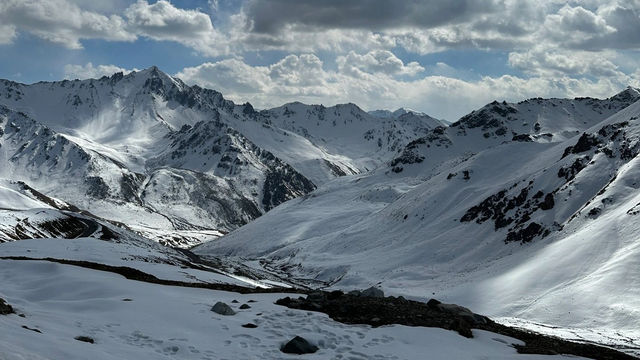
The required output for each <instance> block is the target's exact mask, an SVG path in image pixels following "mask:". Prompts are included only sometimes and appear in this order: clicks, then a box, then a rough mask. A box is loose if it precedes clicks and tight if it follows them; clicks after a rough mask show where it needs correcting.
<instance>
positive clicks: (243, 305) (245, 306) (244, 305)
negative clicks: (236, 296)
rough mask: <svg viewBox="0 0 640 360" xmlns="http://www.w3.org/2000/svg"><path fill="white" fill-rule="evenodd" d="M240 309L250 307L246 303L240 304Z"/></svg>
mask: <svg viewBox="0 0 640 360" xmlns="http://www.w3.org/2000/svg"><path fill="white" fill-rule="evenodd" d="M239 309H240V310H246V309H251V306H249V305H248V304H242V305H240V308H239Z"/></svg>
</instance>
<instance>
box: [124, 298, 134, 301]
mask: <svg viewBox="0 0 640 360" xmlns="http://www.w3.org/2000/svg"><path fill="white" fill-rule="evenodd" d="M122 301H133V300H132V299H129V298H126V299H122Z"/></svg>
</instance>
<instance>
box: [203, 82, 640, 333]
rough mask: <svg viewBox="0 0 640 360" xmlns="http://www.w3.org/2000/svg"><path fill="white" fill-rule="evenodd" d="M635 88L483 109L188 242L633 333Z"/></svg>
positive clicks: (323, 275)
mask: <svg viewBox="0 0 640 360" xmlns="http://www.w3.org/2000/svg"><path fill="white" fill-rule="evenodd" d="M639 97H640V94H639V93H638V91H637V90H636V89H632V88H629V89H627V90H625V91H624V92H622V93H620V94H618V95H616V96H614V97H612V98H611V99H607V100H594V99H575V100H560V99H549V100H543V99H532V100H528V101H525V102H521V103H518V104H507V103H497V102H495V103H492V104H489V105H487V106H486V107H484V108H482V109H480V110H479V111H476V112H473V113H471V114H469V115H467V116H465V117H463V118H462V119H460V120H459V121H458V122H456V123H454V124H452V125H451V126H450V127H448V128H445V127H440V128H435V129H434V130H432V131H431V132H430V133H429V134H427V135H426V136H425V137H422V138H419V139H416V140H415V141H413V142H411V143H410V144H409V145H408V146H406V147H405V148H404V150H402V151H401V153H400V155H399V156H397V157H396V158H395V159H393V160H392V161H390V162H389V163H388V166H386V167H383V168H379V169H378V170H376V171H374V172H371V173H367V174H362V175H356V176H352V177H346V178H339V179H336V180H334V181H331V182H329V183H327V184H325V185H323V186H321V187H320V188H319V189H317V190H316V191H314V192H312V193H311V194H308V195H306V196H304V197H301V198H298V199H295V200H292V201H290V202H287V203H285V204H283V205H281V206H280V207H278V208H276V209H274V210H273V211H271V212H270V213H269V214H268V215H266V216H263V217H261V218H260V219H257V220H255V221H254V222H252V223H250V224H248V225H246V226H244V227H242V228H240V229H238V230H236V231H235V232H232V233H231V234H229V235H227V236H225V237H223V238H221V239H219V240H218V241H215V242H211V243H208V244H204V245H201V246H199V247H198V248H196V249H195V251H196V252H198V253H202V254H217V255H222V254H227V255H237V256H241V257H244V258H258V259H261V262H262V264H263V266H265V267H267V268H270V269H274V270H281V271H284V272H288V273H292V274H294V275H295V276H298V277H300V278H307V279H314V280H319V281H324V282H328V283H331V284H334V285H335V286H336V287H363V286H370V285H374V284H381V286H382V287H384V288H386V289H388V290H390V291H393V292H396V293H399V294H406V293H409V294H411V295H414V296H417V297H421V298H428V297H431V296H432V295H433V294H434V293H435V295H436V296H437V297H442V298H443V299H445V300H446V301H451V302H456V303H462V304H465V305H468V306H470V307H472V308H474V309H481V310H482V311H483V312H485V313H487V314H490V315H494V316H516V317H521V318H525V319H529V320H535V321H539V322H543V323H550V324H554V325H561V326H577V327H582V328H591V329H597V328H602V329H605V331H608V332H609V333H611V331H612V330H616V331H622V332H623V333H624V332H625V331H626V332H627V333H631V334H636V335H638V334H637V330H638V328H637V324H638V323H639V322H640V312H638V310H637V309H640V302H639V300H638V299H640V297H639V295H640V273H638V269H639V267H638V265H640V264H639V261H640V260H639V259H640V242H638V234H640V228H638V226H639V225H638V222H637V221H636V220H637V219H636V218H635V217H636V216H638V215H637V214H640V205H638V204H639V203H640V192H639V191H638V190H637V189H638V188H639V187H640V182H639V180H638V171H640V163H639V161H640V160H638V157H637V155H638V152H639V151H640V144H639V141H640V120H639V118H640V102H635V101H637V100H638V98H639ZM629 104H632V105H631V106H628V105H629ZM627 106H628V107H627Z"/></svg>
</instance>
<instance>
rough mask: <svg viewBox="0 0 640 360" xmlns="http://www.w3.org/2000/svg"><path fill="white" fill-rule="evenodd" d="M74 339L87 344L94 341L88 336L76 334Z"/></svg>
mask: <svg viewBox="0 0 640 360" xmlns="http://www.w3.org/2000/svg"><path fill="white" fill-rule="evenodd" d="M74 339H76V340H78V341H82V342H86V343H89V344H93V343H94V342H95V341H94V340H93V339H92V338H90V337H88V336H76V337H75V338H74Z"/></svg>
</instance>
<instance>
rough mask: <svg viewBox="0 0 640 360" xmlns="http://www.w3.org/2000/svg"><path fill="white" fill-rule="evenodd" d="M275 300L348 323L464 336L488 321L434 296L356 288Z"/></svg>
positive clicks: (489, 321)
mask: <svg viewBox="0 0 640 360" xmlns="http://www.w3.org/2000/svg"><path fill="white" fill-rule="evenodd" d="M376 290H377V289H376ZM276 304H278V305H283V306H287V307H291V308H295V309H302V310H312V311H321V312H324V313H326V314H328V315H329V316H330V317H331V318H332V319H334V320H337V321H340V322H344V323H348V324H369V325H372V326H382V325H388V324H402V325H407V326H428V327H440V328H444V329H449V330H454V331H457V332H458V333H460V334H461V335H463V336H466V337H470V336H471V327H472V326H475V325H478V324H489V323H492V322H491V320H489V319H488V318H486V317H484V316H482V315H478V314H474V313H473V312H471V311H470V310H469V309H466V308H464V307H461V306H458V305H453V304H441V303H440V302H439V301H437V300H432V301H430V302H429V303H428V304H425V303H421V302H416V301H409V300H406V299H404V298H403V297H397V298H396V297H392V296H389V297H384V296H377V297H375V296H373V297H372V296H362V295H361V292H359V291H354V292H350V293H348V294H344V293H342V292H341V291H335V292H331V293H324V292H320V291H318V292H314V293H312V294H310V295H309V296H308V297H307V298H303V297H299V298H297V299H292V298H289V297H286V298H284V299H279V300H278V301H276Z"/></svg>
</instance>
